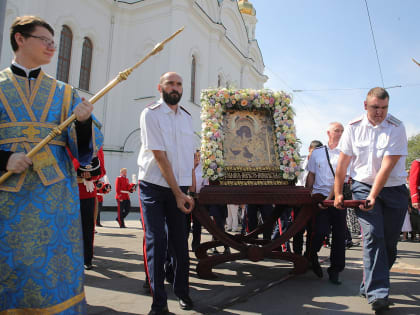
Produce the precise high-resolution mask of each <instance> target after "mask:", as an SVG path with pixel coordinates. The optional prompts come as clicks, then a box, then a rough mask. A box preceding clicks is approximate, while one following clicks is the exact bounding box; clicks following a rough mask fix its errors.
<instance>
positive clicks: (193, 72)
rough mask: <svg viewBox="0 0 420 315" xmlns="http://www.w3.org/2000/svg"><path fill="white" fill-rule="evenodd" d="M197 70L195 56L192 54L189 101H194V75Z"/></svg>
mask: <svg viewBox="0 0 420 315" xmlns="http://www.w3.org/2000/svg"><path fill="white" fill-rule="evenodd" d="M196 71H197V62H196V60H195V56H192V61H191V97H190V101H191V102H193V103H195V76H196Z"/></svg>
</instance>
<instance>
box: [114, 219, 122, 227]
mask: <svg viewBox="0 0 420 315" xmlns="http://www.w3.org/2000/svg"><path fill="white" fill-rule="evenodd" d="M115 221H117V222H118V225H119V226H120V227H122V226H121V223H120V220H118V218H116V219H115Z"/></svg>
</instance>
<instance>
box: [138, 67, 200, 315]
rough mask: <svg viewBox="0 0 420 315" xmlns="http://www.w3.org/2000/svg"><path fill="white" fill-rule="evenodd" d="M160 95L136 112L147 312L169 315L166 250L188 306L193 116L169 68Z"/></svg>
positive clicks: (184, 304) (183, 305)
mask: <svg viewBox="0 0 420 315" xmlns="http://www.w3.org/2000/svg"><path fill="white" fill-rule="evenodd" d="M158 90H159V92H160V94H161V99H160V100H159V101H158V102H157V103H155V104H152V105H150V106H148V107H147V108H146V109H145V110H144V111H143V112H142V113H141V116H140V137H141V143H142V147H141V149H140V153H139V157H138V161H137V164H138V165H139V187H140V207H141V208H140V210H141V214H142V217H143V220H142V222H143V230H144V233H145V235H146V236H145V251H144V252H145V255H146V270H147V273H148V276H149V282H150V289H151V292H152V296H153V304H152V307H151V310H150V312H149V314H168V313H169V311H168V305H167V295H166V292H165V288H164V280H165V271H164V265H165V261H166V260H167V259H166V258H167V251H169V256H170V257H171V259H172V260H174V261H173V266H174V268H175V270H174V273H175V275H174V279H173V288H174V293H175V295H176V296H177V297H178V298H179V304H180V307H181V308H182V309H184V310H186V309H191V308H192V307H193V302H192V300H191V298H190V297H189V284H188V273H189V256H188V243H187V223H186V216H185V214H186V213H190V212H191V210H192V209H193V208H194V200H193V199H192V198H191V197H190V196H187V194H186V193H187V189H188V187H189V186H191V185H192V176H193V169H194V139H193V138H194V132H193V127H192V119H191V115H190V114H189V113H188V112H187V111H186V110H185V109H184V108H183V107H182V106H180V105H178V103H179V101H180V99H181V96H182V90H183V89H182V78H181V77H180V76H179V75H178V74H177V73H175V72H167V73H165V74H163V75H162V76H161V78H160V81H159V84H158Z"/></svg>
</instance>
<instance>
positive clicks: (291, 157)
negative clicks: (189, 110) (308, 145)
mask: <svg viewBox="0 0 420 315" xmlns="http://www.w3.org/2000/svg"><path fill="white" fill-rule="evenodd" d="M290 101H291V98H290V96H289V95H288V94H286V93H284V92H273V91H271V90H253V89H244V90H232V89H225V88H224V89H220V90H219V89H208V90H203V91H202V93H201V106H202V110H201V121H202V131H201V158H202V161H203V176H204V177H205V178H209V179H210V180H212V181H216V180H219V179H221V178H222V177H223V176H224V172H223V170H224V164H225V163H224V162H225V161H224V158H223V136H224V134H223V130H222V125H223V113H224V112H225V111H226V110H228V109H236V110H255V109H268V110H269V111H270V113H272V115H273V119H274V126H275V129H274V132H275V134H276V138H277V142H276V143H277V150H278V153H279V156H280V174H281V175H282V177H283V178H284V179H285V180H289V181H292V180H294V179H296V178H297V176H299V174H300V172H301V169H300V166H299V162H300V156H299V153H298V150H299V141H298V140H297V139H296V130H295V126H294V123H293V116H294V115H295V113H294V111H293V109H292V107H291V106H290Z"/></svg>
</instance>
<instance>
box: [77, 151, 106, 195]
mask: <svg viewBox="0 0 420 315" xmlns="http://www.w3.org/2000/svg"><path fill="white" fill-rule="evenodd" d="M71 158H72V161H73V166H74V169H75V170H76V171H77V169H78V168H79V167H80V163H79V161H78V160H77V159H76V158H74V157H73V156H71ZM98 159H99V162H100V169H101V175H98V176H93V177H91V178H90V179H89V181H92V182H94V181H97V180H98V179H99V178H101V177H103V176H104V175H105V174H106V171H105V164H104V152H103V151H102V148H101V149H99V151H98ZM77 183H78V185H79V199H89V198H95V197H96V186H93V190H92V191H90V192H89V191H87V190H86V185H85V184H84V183H83V178H81V177H79V176H78V177H77Z"/></svg>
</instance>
